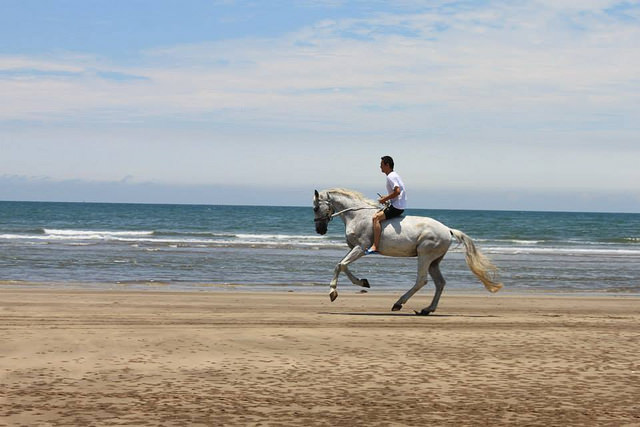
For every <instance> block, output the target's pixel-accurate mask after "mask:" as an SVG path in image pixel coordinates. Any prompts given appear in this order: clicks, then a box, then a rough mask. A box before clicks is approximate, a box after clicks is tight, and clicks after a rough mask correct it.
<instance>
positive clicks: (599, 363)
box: [0, 288, 640, 426]
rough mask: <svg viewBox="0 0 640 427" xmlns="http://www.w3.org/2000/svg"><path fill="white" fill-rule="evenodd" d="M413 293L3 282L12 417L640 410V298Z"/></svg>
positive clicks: (5, 371) (208, 421) (401, 418)
mask: <svg viewBox="0 0 640 427" xmlns="http://www.w3.org/2000/svg"><path fill="white" fill-rule="evenodd" d="M353 289H356V288H353ZM398 296H399V295H390V294H389V293H383V294H377V295H374V294H372V293H368V294H354V293H350V292H342V293H341V294H340V297H339V298H338V299H337V300H336V301H335V302H334V303H331V302H329V299H328V298H327V297H326V295H325V294H324V293H317V294H315V293H301V292H271V293H268V292H253V293H249V292H198V293H195V292H166V291H161V292H154V291H110V290H106V291H105V290H102V291H100V290H98V291H94V290H48V289H22V290H14V289H4V288H0V348H1V351H0V372H2V384H3V387H2V388H0V426H4V425H19V424H26V425H43V424H44V425H46V424H47V423H48V424H50V425H140V426H144V425H168V426H174V425H175V426H178V425H186V424H188V425H203V426H204V425H247V424H252V425H259V424H263V425H271V424H276V425H344V426H347V425H348V426H352V425H389V424H395V425H417V424H424V423H427V422H429V423H432V424H436V425H484V424H490V425H515V424H521V425H522V424H524V425H576V426H578V425H587V424H588V425H639V424H640V409H638V406H637V402H636V396H637V395H638V394H640V364H639V362H638V356H637V355H638V354H640V330H639V328H638V325H639V324H640V299H638V298H618V297H616V296H605V297H575V296H554V295H536V296H522V295H504V296H501V295H500V293H498V294H489V293H485V294H482V295H475V294H474V295H457V294H448V295H447V294H445V295H444V296H443V297H442V299H441V301H440V306H439V307H438V310H437V311H436V312H435V313H434V314H432V315H430V316H415V315H414V314H413V310H414V309H416V310H419V309H421V308H422V307H424V306H425V305H427V304H428V303H429V302H430V299H431V295H430V293H429V295H427V294H418V295H416V296H414V297H413V298H412V299H411V300H410V301H409V302H408V303H407V304H406V305H405V307H404V308H403V310H401V311H399V312H391V311H390V309H391V306H392V305H393V303H394V302H395V300H396V299H397V297H398Z"/></svg>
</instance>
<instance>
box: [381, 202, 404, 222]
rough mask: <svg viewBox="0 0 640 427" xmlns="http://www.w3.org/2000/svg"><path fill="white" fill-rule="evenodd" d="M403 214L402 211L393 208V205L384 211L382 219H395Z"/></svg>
mask: <svg viewBox="0 0 640 427" xmlns="http://www.w3.org/2000/svg"><path fill="white" fill-rule="evenodd" d="M403 212H404V210H403V209H398V208H394V207H393V205H389V207H387V208H385V209H384V217H385V219H391V218H395V217H397V216H400V215H402V213H403Z"/></svg>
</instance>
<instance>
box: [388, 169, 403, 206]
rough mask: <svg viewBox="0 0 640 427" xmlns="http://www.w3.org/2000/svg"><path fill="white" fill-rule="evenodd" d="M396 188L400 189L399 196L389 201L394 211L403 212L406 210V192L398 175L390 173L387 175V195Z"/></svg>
mask: <svg viewBox="0 0 640 427" xmlns="http://www.w3.org/2000/svg"><path fill="white" fill-rule="evenodd" d="M396 187H399V188H400V195H399V196H398V197H396V198H395V199H392V200H391V205H392V206H393V207H394V208H396V209H403V210H404V209H406V208H407V192H406V191H404V182H402V178H400V175H398V174H397V173H396V172H394V171H391V172H390V173H389V175H387V194H391V192H392V191H393V189H394V188H396Z"/></svg>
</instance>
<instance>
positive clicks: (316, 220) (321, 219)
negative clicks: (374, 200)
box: [314, 206, 378, 222]
mask: <svg viewBox="0 0 640 427" xmlns="http://www.w3.org/2000/svg"><path fill="white" fill-rule="evenodd" d="M362 209H378V208H375V207H373V206H362V207H359V208H347V209H343V210H341V211H340V212H336V213H332V214H329V215H327V216H325V217H322V218H316V219H314V221H315V222H319V221H331V220H332V219H333V218H335V217H337V216H338V215H342V214H343V213H345V212H350V211H359V210H362Z"/></svg>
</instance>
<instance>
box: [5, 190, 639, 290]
mask: <svg viewBox="0 0 640 427" xmlns="http://www.w3.org/2000/svg"><path fill="white" fill-rule="evenodd" d="M407 214H408V215H423V216H429V217H432V218H435V219H437V220H439V221H440V222H442V223H444V224H445V225H447V226H449V227H452V228H457V229H459V230H462V231H464V232H465V233H466V234H468V235H469V236H471V237H472V238H473V239H474V241H475V242H476V244H477V245H478V246H479V247H480V248H481V250H482V251H483V252H485V253H486V254H487V255H489V257H490V258H491V259H492V260H493V261H494V263H495V264H496V265H497V266H498V267H499V268H500V274H501V280H502V281H503V283H504V284H505V290H507V291H536V292H570V293H575V292H581V293H598V294H599V293H607V294H621V295H638V294H640V214H622V213H574V212H571V213H564V212H517V211H472V210H422V209H409V210H408V211H407ZM347 252H348V248H347V246H346V243H345V241H344V225H343V223H342V221H341V220H340V219H339V218H336V219H335V220H334V221H332V222H331V223H330V225H329V233H328V234H327V235H325V236H319V235H317V234H316V233H315V229H314V221H313V211H312V208H311V206H309V207H277V206H272V207H265V206H204V205H202V206H200V205H198V206H196V205H149V204H146V205H145V204H102V203H45V202H0V286H2V287H20V288H30V287H36V286H37V287H55V288H69V289H81V288H82V289H99V290H107V289H119V290H123V289H124V290H126V289H130V290H141V289H148V290H166V291H219V290H229V289H231V290H257V291H295V292H304V291H317V292H327V293H328V291H329V288H328V284H329V281H330V280H331V277H332V275H333V269H334V267H335V265H336V263H337V262H338V261H339V260H340V259H341V258H342V257H343V256H344V255H345V254H346V253H347ZM416 268H417V265H416V259H415V258H388V257H383V256H369V257H364V258H362V259H360V260H358V261H357V262H356V263H354V264H352V266H351V269H352V271H353V272H354V273H355V274H356V275H358V276H359V277H366V278H367V279H368V280H369V282H370V283H371V289H370V290H369V292H387V291H389V292H396V293H401V292H404V291H406V290H407V289H409V288H410V287H411V286H412V285H413V283H414V281H415V274H416ZM441 270H442V272H443V275H444V277H445V279H446V280H447V288H446V290H461V291H479V292H480V291H482V292H484V288H483V286H482V285H481V284H480V282H479V281H478V280H477V279H476V278H475V277H474V276H473V274H472V273H471V272H470V271H469V269H468V268H467V265H466V263H465V261H464V253H463V251H462V248H461V247H458V246H457V245H456V244H454V245H453V246H452V248H451V250H450V251H449V253H448V254H447V256H446V257H445V260H444V261H443V262H442V264H441ZM427 288H428V287H427ZM431 289H432V288H431ZM338 290H339V291H340V292H352V293H355V292H360V290H361V288H358V287H355V286H353V285H352V284H351V282H350V281H349V280H348V279H347V278H346V277H345V276H343V275H341V280H340V282H339V284H338ZM446 290H445V292H446ZM422 292H424V290H423V291H422Z"/></svg>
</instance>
